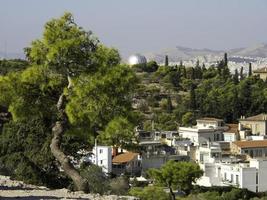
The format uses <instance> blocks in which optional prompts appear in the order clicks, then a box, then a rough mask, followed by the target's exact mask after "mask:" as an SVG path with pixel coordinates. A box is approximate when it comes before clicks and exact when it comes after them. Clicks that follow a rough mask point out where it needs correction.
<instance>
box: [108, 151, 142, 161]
mask: <svg viewBox="0 0 267 200" xmlns="http://www.w3.org/2000/svg"><path fill="white" fill-rule="evenodd" d="M138 155H139V154H138V153H133V152H126V153H122V154H119V155H117V156H115V157H114V158H113V159H112V163H127V162H130V161H132V160H133V159H134V158H135V157H137V156H138Z"/></svg>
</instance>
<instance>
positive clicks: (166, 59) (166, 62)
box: [165, 55, 169, 66]
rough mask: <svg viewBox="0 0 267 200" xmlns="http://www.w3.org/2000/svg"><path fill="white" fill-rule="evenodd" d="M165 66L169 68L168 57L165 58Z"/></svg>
mask: <svg viewBox="0 0 267 200" xmlns="http://www.w3.org/2000/svg"><path fill="white" fill-rule="evenodd" d="M165 66H169V57H168V55H166V56H165Z"/></svg>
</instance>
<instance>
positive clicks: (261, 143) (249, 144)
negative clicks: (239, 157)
mask: <svg viewBox="0 0 267 200" xmlns="http://www.w3.org/2000/svg"><path fill="white" fill-rule="evenodd" d="M233 144H235V145H236V146H238V147H240V148H257V147H267V140H249V141H235V142H233Z"/></svg>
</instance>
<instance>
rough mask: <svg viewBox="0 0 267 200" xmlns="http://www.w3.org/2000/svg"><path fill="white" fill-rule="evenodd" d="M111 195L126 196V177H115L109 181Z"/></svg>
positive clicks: (127, 184)
mask: <svg viewBox="0 0 267 200" xmlns="http://www.w3.org/2000/svg"><path fill="white" fill-rule="evenodd" d="M109 186H110V190H111V194H115V195H126V194H127V192H128V190H129V182H128V179H127V178H126V177H122V176H121V177H117V178H113V179H111V180H110V184H109Z"/></svg>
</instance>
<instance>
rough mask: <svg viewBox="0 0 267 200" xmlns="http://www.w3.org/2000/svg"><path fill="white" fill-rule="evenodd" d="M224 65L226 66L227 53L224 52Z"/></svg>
mask: <svg viewBox="0 0 267 200" xmlns="http://www.w3.org/2000/svg"><path fill="white" fill-rule="evenodd" d="M223 62H224V66H228V56H227V53H224V60H223Z"/></svg>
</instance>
